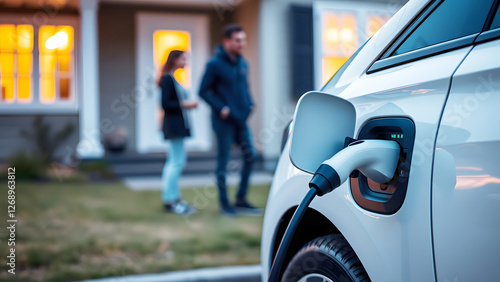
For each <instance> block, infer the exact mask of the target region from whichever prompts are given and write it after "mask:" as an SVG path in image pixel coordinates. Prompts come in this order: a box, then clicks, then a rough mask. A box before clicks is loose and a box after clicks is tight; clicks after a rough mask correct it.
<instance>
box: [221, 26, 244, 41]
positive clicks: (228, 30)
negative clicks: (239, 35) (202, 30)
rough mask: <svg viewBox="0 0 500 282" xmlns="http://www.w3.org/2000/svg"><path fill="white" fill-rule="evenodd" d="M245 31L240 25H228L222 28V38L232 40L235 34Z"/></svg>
mask: <svg viewBox="0 0 500 282" xmlns="http://www.w3.org/2000/svg"><path fill="white" fill-rule="evenodd" d="M240 31H243V28H242V27H241V26H240V25H237V24H228V25H226V26H224V28H222V37H223V38H227V39H229V38H231V37H233V34H234V33H236V32H240Z"/></svg>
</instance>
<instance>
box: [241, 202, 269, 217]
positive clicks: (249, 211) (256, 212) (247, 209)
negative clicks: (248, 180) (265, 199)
mask: <svg viewBox="0 0 500 282" xmlns="http://www.w3.org/2000/svg"><path fill="white" fill-rule="evenodd" d="M234 207H235V208H236V210H237V211H238V212H239V213H242V214H245V215H250V216H261V215H262V212H263V210H262V209H261V208H256V207H254V206H253V205H251V204H250V203H248V202H247V201H246V200H237V201H236V204H235V205H234Z"/></svg>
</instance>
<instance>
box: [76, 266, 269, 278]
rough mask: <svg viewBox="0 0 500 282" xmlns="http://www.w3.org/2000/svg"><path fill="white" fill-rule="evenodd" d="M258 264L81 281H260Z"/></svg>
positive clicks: (260, 268) (260, 269)
mask: <svg viewBox="0 0 500 282" xmlns="http://www.w3.org/2000/svg"><path fill="white" fill-rule="evenodd" d="M261 271H262V267H261V266H260V265H242V266H224V267H212V268H201V269H194V270H186V271H173V272H167V273H159V274H142V275H130V276H122V277H112V278H104V279H95V280H85V281H82V282H212V281H217V282H260V281H261V278H260V274H261Z"/></svg>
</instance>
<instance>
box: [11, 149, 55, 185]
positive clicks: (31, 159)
mask: <svg viewBox="0 0 500 282" xmlns="http://www.w3.org/2000/svg"><path fill="white" fill-rule="evenodd" d="M7 164H8V165H9V167H15V168H16V179H22V180H41V179H46V178H47V175H46V171H47V168H48V164H47V163H45V162H44V159H43V158H42V157H39V156H37V155H30V154H27V153H26V152H19V153H17V154H15V155H13V156H12V157H10V158H8V159H7Z"/></svg>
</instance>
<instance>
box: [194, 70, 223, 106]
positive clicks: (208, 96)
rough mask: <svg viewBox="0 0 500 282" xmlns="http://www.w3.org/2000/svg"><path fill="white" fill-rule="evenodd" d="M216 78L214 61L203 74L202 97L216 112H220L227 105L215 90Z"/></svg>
mask: <svg viewBox="0 0 500 282" xmlns="http://www.w3.org/2000/svg"><path fill="white" fill-rule="evenodd" d="M215 80H216V67H215V65H214V63H212V62H209V63H208V64H207V68H206V70H205V74H204V75H203V79H202V81H201V86H200V93H199V95H200V97H201V98H202V99H203V100H205V101H206V102H207V103H208V104H209V105H210V107H211V108H212V110H213V111H214V112H217V113H220V112H221V111H222V109H223V108H224V107H225V106H226V104H225V103H224V101H223V100H222V98H221V97H220V96H218V95H217V94H216V93H215V91H214V88H215V87H214V84H215Z"/></svg>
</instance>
